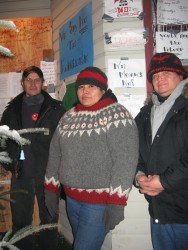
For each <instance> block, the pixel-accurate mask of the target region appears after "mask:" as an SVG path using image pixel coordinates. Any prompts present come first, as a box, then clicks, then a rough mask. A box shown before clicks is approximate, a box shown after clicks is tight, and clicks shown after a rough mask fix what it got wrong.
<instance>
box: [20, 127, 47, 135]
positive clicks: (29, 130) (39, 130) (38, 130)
mask: <svg viewBox="0 0 188 250" xmlns="http://www.w3.org/2000/svg"><path fill="white" fill-rule="evenodd" d="M17 132H18V133H19V134H20V135H22V134H27V133H44V134H45V135H49V129H48V128H27V129H20V130H17Z"/></svg>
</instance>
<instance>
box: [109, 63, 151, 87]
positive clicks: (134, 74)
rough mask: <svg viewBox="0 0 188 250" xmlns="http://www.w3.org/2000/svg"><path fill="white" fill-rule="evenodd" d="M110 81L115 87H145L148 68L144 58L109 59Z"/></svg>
mask: <svg viewBox="0 0 188 250" xmlns="http://www.w3.org/2000/svg"><path fill="white" fill-rule="evenodd" d="M108 70H109V74H108V77H109V82H110V85H111V87H112V88H113V89H115V88H117V87H126V88H135V87H145V84H146V69H145V60H144V59H127V60H124V59H109V60H108Z"/></svg>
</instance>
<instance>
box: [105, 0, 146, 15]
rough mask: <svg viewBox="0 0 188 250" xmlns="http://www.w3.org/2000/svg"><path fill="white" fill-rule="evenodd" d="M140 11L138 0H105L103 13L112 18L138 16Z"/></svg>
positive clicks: (140, 6) (140, 3) (140, 5)
mask: <svg viewBox="0 0 188 250" xmlns="http://www.w3.org/2000/svg"><path fill="white" fill-rule="evenodd" d="M141 12H142V1H140V0H127V1H126V0H124V1H121V0H120V1H119V0H105V14H106V15H108V16H110V17H113V18H121V17H138V16H139V15H140V13H141Z"/></svg>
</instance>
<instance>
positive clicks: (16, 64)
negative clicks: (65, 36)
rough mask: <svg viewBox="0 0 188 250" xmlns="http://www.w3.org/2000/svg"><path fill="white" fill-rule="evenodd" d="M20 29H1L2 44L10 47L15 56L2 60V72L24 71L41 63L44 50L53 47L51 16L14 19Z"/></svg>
mask: <svg viewBox="0 0 188 250" xmlns="http://www.w3.org/2000/svg"><path fill="white" fill-rule="evenodd" d="M12 20H13V21H14V23H15V25H16V27H17V29H18V32H16V31H14V30H3V31H0V34H1V35H0V44H1V45H3V46H5V47H7V48H9V49H10V50H11V52H12V53H13V54H14V55H15V57H14V58H3V60H1V61H0V72H3V73H8V72H15V71H17V70H20V71H23V70H24V69H25V68H26V67H28V66H30V65H36V66H39V65H40V61H41V60H43V50H46V49H51V48H52V19H51V17H39V18H17V19H12Z"/></svg>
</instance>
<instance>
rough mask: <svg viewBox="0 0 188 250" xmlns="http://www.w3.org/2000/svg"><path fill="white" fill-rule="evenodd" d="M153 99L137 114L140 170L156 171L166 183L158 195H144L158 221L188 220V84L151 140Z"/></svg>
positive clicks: (151, 213) (183, 221)
mask: <svg viewBox="0 0 188 250" xmlns="http://www.w3.org/2000/svg"><path fill="white" fill-rule="evenodd" d="M152 105H153V104H152V101H151V100H150V101H149V102H148V103H147V105H145V106H144V107H143V108H142V109H141V111H140V113H139V114H138V115H137V117H136V118H135V120H136V123H137V126H138V129H139V137H140V138H139V139H140V157H139V164H138V170H140V171H143V172H144V173H145V174H146V175H154V174H157V175H159V176H160V181H161V184H162V186H163V187H164V191H163V192H161V193H160V194H159V195H157V196H154V197H151V196H148V195H145V197H146V199H147V201H148V202H149V212H150V215H151V217H152V218H153V219H154V221H157V222H158V223H165V224H166V223H178V224H181V223H182V224H185V223H186V224H187V223H188V85H185V87H184V90H183V92H182V94H181V95H180V96H179V97H178V98H177V99H176V101H175V103H174V105H173V106H172V108H171V109H170V111H169V112H168V114H167V116H166V118H165V119H164V121H163V122H162V124H161V126H160V127H159V129H158V131H157V133H156V135H155V138H154V140H153V143H152V136H151V122H150V113H151V107H152Z"/></svg>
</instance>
